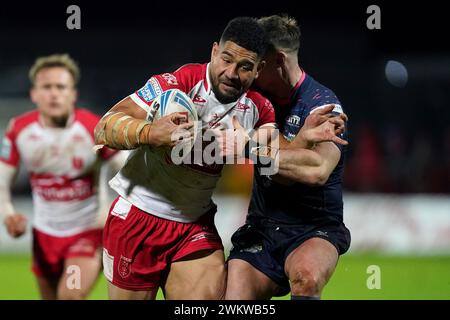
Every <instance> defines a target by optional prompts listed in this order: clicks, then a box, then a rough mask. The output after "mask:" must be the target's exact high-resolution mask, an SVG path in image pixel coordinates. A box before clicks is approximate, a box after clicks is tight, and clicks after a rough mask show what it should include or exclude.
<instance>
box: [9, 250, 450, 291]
mask: <svg viewBox="0 0 450 320" xmlns="http://www.w3.org/2000/svg"><path fill="white" fill-rule="evenodd" d="M30 265H31V261H30V256H27V255H25V256H24V255H0V300H6V299H7V300H34V299H39V295H38V291H37V287H36V285H35V281H34V277H33V274H32V273H31V270H30ZM373 265H375V266H378V267H379V268H380V269H379V270H380V275H381V276H380V289H376V288H375V289H369V288H368V286H367V282H368V278H369V277H370V276H371V275H372V273H368V267H369V266H373ZM369 283H372V282H371V281H370V279H369ZM89 298H90V299H95V300H103V299H107V292H106V280H105V278H104V276H103V275H101V276H100V278H99V280H98V282H97V284H96V286H95V289H94V291H93V292H92V294H91V295H90V297H89ZM158 299H163V296H162V294H161V293H160V294H158ZM280 299H289V295H288V296H285V297H282V298H280ZM322 299H333V300H334V299H343V300H348V299H362V300H372V299H388V300H390V299H401V300H403V299H450V257H396V256H380V255H350V254H349V255H344V256H343V257H341V259H340V261H339V264H338V267H337V269H336V271H335V273H334V275H333V277H332V278H331V280H330V282H329V283H328V285H327V286H326V288H325V290H324V292H323V295H322Z"/></svg>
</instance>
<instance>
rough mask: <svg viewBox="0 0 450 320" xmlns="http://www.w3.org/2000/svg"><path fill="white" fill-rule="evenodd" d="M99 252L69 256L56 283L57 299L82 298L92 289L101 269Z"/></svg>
mask: <svg viewBox="0 0 450 320" xmlns="http://www.w3.org/2000/svg"><path fill="white" fill-rule="evenodd" d="M101 266H102V265H101V259H100V252H99V251H97V252H96V253H95V255H94V256H92V257H85V256H80V257H70V258H67V259H66V260H65V262H64V272H63V274H62V276H61V279H60V281H59V285H58V299H64V300H71V299H84V298H86V296H87V295H88V294H89V292H90V291H91V290H92V288H93V286H94V284H95V282H96V280H97V278H98V275H99V273H100V270H101Z"/></svg>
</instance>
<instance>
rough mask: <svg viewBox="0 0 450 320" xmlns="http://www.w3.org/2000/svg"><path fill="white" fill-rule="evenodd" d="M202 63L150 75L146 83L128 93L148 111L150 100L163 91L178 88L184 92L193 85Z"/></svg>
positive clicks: (201, 68) (200, 71) (201, 70)
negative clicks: (170, 71)
mask: <svg viewBox="0 0 450 320" xmlns="http://www.w3.org/2000/svg"><path fill="white" fill-rule="evenodd" d="M203 68H204V67H203V65H201V64H187V65H184V66H182V67H180V68H179V69H178V70H176V71H175V72H172V73H163V74H159V75H155V76H152V77H151V78H150V79H149V80H148V81H147V83H146V84H145V85H144V86H143V87H142V88H140V89H139V90H137V91H136V92H134V93H133V94H131V95H130V98H131V99H132V100H133V101H134V102H135V103H136V104H137V105H138V106H140V107H141V108H142V109H144V110H145V111H146V112H149V108H150V105H151V104H152V101H153V100H154V99H155V98H156V97H157V96H159V95H161V93H163V92H164V91H167V90H169V89H179V90H181V91H183V92H185V93H189V90H190V89H191V88H192V87H193V86H194V85H195V82H196V80H198V79H197V78H201V76H202V73H203Z"/></svg>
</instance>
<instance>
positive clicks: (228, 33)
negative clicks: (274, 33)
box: [220, 17, 268, 58]
mask: <svg viewBox="0 0 450 320" xmlns="http://www.w3.org/2000/svg"><path fill="white" fill-rule="evenodd" d="M226 41H232V42H234V43H236V44H237V45H239V46H241V47H243V48H245V49H247V50H250V51H253V52H255V53H256V54H257V55H258V57H260V58H261V57H263V56H264V54H265V53H266V50H267V47H268V41H267V37H266V35H265V33H264V30H263V29H262V28H261V26H260V25H259V24H258V22H257V20H256V19H255V18H250V17H237V18H234V19H233V20H231V21H230V22H228V25H227V26H226V27H225V30H224V31H223V33H222V36H221V37H220V42H221V43H225V42H226Z"/></svg>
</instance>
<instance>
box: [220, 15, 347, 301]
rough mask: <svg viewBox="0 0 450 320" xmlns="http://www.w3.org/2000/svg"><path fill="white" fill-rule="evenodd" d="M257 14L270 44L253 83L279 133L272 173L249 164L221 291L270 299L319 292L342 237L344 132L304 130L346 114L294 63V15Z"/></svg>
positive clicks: (340, 250)
mask: <svg viewBox="0 0 450 320" xmlns="http://www.w3.org/2000/svg"><path fill="white" fill-rule="evenodd" d="M258 22H259V23H260V25H261V26H262V27H263V29H264V30H265V31H266V33H267V35H268V38H269V42H270V43H271V50H269V52H268V53H267V54H266V58H265V61H266V65H265V67H264V69H263V71H262V72H261V73H260V76H259V78H258V79H257V81H256V86H257V87H258V89H259V91H260V92H261V93H263V94H264V95H265V96H266V97H268V98H269V99H270V100H271V102H272V103H273V104H274V106H275V111H276V122H277V124H278V126H279V129H280V133H281V135H282V136H283V137H280V152H279V171H278V174H277V175H276V176H264V175H262V174H261V173H260V170H258V169H255V176H254V180H253V191H252V198H251V202H250V206H249V209H248V215H247V219H246V223H245V225H244V226H242V227H241V228H239V229H238V230H237V231H236V232H235V233H234V235H233V237H232V243H233V248H232V250H231V252H230V256H229V261H228V281H227V282H228V283H227V293H226V299H270V298H271V297H273V296H282V295H285V294H287V293H289V292H291V297H292V299H293V300H301V299H308V300H309V299H320V296H321V293H322V289H323V288H324V286H325V285H326V283H327V282H328V280H329V279H330V277H331V275H332V274H333V272H334V270H335V267H336V264H337V262H338V258H339V255H341V254H343V253H345V252H346V251H347V250H348V248H349V245H350V232H349V230H348V229H347V228H346V226H345V225H344V222H343V201H342V174H343V165H344V154H345V150H346V141H345V140H346V132H345V131H342V133H340V134H339V136H338V137H336V136H334V131H333V132H331V131H330V139H326V138H324V137H322V139H317V140H316V141H320V140H322V141H323V140H325V141H324V142H320V143H311V142H314V140H313V139H310V138H308V137H306V136H305V134H306V133H307V132H308V130H306V128H307V127H309V126H310V124H311V123H312V122H314V121H315V120H314V116H316V117H319V118H320V117H324V116H325V114H326V113H327V112H328V111H329V110H333V113H334V114H335V115H336V116H337V117H340V118H342V119H344V120H346V116H345V115H344V114H343V110H342V106H341V103H340V102H339V100H338V98H337V97H336V95H335V94H334V93H333V92H332V91H331V90H330V89H328V88H326V87H325V86H323V85H321V84H320V83H318V82H317V81H315V80H314V79H313V78H312V77H311V76H309V75H308V74H306V73H305V71H304V70H302V69H301V67H300V66H299V64H298V49H299V44H300V41H299V39H300V29H299V27H298V25H297V22H296V21H295V20H294V19H292V18H289V17H287V16H270V17H263V18H260V19H259V20H258ZM325 111H327V112H325ZM308 115H310V116H309V117H308ZM307 117H308V118H307ZM305 119H306V121H305ZM316 120H317V119H316ZM326 140H328V141H326Z"/></svg>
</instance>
